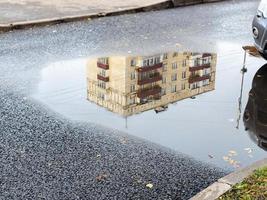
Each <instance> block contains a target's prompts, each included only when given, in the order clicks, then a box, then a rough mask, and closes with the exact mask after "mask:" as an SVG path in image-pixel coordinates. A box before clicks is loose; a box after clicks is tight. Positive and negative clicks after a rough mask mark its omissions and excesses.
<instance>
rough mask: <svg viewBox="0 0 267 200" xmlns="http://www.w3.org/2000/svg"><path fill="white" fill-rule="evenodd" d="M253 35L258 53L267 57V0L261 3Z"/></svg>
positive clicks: (254, 20)
mask: <svg viewBox="0 0 267 200" xmlns="http://www.w3.org/2000/svg"><path fill="white" fill-rule="evenodd" d="M252 33H253V37H254V40H255V46H256V48H257V49H258V51H259V52H261V53H262V54H266V55H267V0H262V1H261V2H260V5H259V8H258V11H257V15H256V16H255V17H254V19H253V23H252Z"/></svg>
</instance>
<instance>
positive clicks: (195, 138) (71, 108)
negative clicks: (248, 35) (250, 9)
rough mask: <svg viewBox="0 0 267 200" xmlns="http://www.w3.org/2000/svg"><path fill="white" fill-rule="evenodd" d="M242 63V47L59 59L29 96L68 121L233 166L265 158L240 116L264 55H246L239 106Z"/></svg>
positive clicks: (48, 67) (42, 73) (48, 68)
mask: <svg viewBox="0 0 267 200" xmlns="http://www.w3.org/2000/svg"><path fill="white" fill-rule="evenodd" d="M242 61H243V51H242V49H241V47H240V48H239V47H238V48H236V49H232V50H228V49H227V48H225V47H222V49H221V50H220V51H219V52H218V54H216V53H212V52H211V53H193V52H174V51H171V52H159V53H157V54H153V55H136V56H131V55H127V53H126V55H114V56H113V55H112V56H108V57H98V58H84V59H77V60H70V61H61V62H56V63H53V64H50V65H49V66H47V67H46V68H44V69H43V70H42V72H41V77H42V79H41V81H40V83H39V85H38V90H37V91H36V93H35V94H34V95H33V97H34V98H36V99H38V100H39V101H41V102H43V103H44V104H46V105H48V106H49V107H50V108H52V109H53V110H55V111H56V112H58V113H61V114H63V115H64V116H66V117H68V118H70V119H72V120H79V121H86V122H92V123H96V124H101V125H104V126H107V127H111V128H115V129H118V130H121V131H124V132H127V133H129V134H131V135H135V136H138V137H141V138H144V139H147V140H150V141H152V142H154V143H157V144H160V145H163V146H165V147H169V148H171V149H173V150H176V151H179V152H182V153H185V154H188V155H190V156H192V157H194V158H196V159H198V160H202V161H205V162H209V163H213V164H215V165H217V166H220V167H229V168H238V167H241V166H246V165H248V164H250V163H252V162H254V161H255V160H258V159H260V158H263V157H265V156H266V152H265V151H264V150H263V148H261V147H259V146H262V145H259V146H258V145H257V144H259V142H258V140H257V137H256V139H254V141H256V143H255V142H253V140H251V139H250V137H249V134H250V135H253V134H254V133H255V132H257V131H254V129H253V128H250V130H249V131H246V130H245V129H246V128H248V127H247V126H246V128H245V127H244V122H243V112H244V108H243V107H245V106H246V104H247V101H248V97H249V95H248V94H249V91H250V90H251V85H252V79H253V77H254V75H255V74H256V72H257V70H258V69H259V68H260V67H261V66H262V65H263V63H264V61H263V60H262V59H259V58H253V57H249V58H247V63H246V64H247V65H246V67H247V68H248V71H247V72H246V73H245V74H244V84H243V95H242V98H241V101H240V105H239V102H238V98H239V96H240V92H241V78H242V74H241V73H240V70H241V68H242ZM239 106H240V107H239ZM239 108H240V110H241V114H239ZM252 110H253V109H252ZM264 112H265V111H264ZM246 113H248V112H246ZM250 115H252V114H250ZM239 116H241V117H240V121H239V122H238V117H239ZM238 123H239V124H238ZM237 125H238V128H237ZM263 132H264V131H263ZM248 133H249V134H248ZM265 133H266V132H265ZM254 135H255V134H254ZM256 135H257V134H256ZM264 137H266V136H264ZM254 138H255V137H254ZM261 144H262V143H261Z"/></svg>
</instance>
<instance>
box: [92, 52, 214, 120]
mask: <svg viewBox="0 0 267 200" xmlns="http://www.w3.org/2000/svg"><path fill="white" fill-rule="evenodd" d="M215 68H216V54H196V53H189V52H185V53H177V52H171V53H165V54H158V55H153V56H143V57H142V56H136V57H130V56H129V57H125V56H112V57H106V58H98V59H90V60H89V62H88V65H87V86H88V87H87V94H88V100H89V101H92V102H95V103H97V104H98V105H100V106H102V107H105V108H107V109H108V110H110V111H112V112H115V113H118V114H120V115H122V116H130V115H133V114H136V113H140V112H144V111H146V110H150V109H155V108H158V107H163V106H166V105H168V104H169V103H172V102H176V101H178V100H181V99H185V98H188V97H191V96H195V95H198V94H201V93H204V92H207V91H211V90H213V89H214V87H215V70H216V69H215Z"/></svg>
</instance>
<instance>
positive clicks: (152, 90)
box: [137, 85, 161, 99]
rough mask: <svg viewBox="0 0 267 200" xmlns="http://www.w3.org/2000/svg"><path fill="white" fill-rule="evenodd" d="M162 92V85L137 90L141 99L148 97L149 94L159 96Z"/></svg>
mask: <svg viewBox="0 0 267 200" xmlns="http://www.w3.org/2000/svg"><path fill="white" fill-rule="evenodd" d="M160 93H161V87H160V86H158V85H156V86H154V87H152V88H145V89H140V90H138V91H137V97H138V98H140V99H144V98H147V97H149V96H154V97H157V96H158V95H160Z"/></svg>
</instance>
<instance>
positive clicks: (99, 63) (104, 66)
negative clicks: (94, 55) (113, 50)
mask: <svg viewBox="0 0 267 200" xmlns="http://www.w3.org/2000/svg"><path fill="white" fill-rule="evenodd" d="M97 67H98V68H101V69H105V70H108V69H109V64H105V63H101V62H97Z"/></svg>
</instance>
